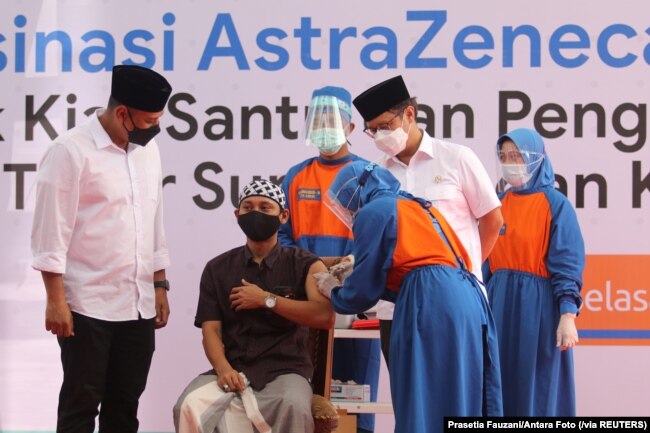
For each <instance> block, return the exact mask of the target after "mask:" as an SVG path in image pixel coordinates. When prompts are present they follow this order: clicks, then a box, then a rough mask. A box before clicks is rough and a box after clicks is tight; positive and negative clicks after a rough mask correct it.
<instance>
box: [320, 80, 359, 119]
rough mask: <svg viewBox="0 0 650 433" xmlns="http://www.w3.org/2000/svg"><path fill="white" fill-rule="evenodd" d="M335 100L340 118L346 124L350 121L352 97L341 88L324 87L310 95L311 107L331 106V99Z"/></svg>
mask: <svg viewBox="0 0 650 433" xmlns="http://www.w3.org/2000/svg"><path fill="white" fill-rule="evenodd" d="M332 97H333V98H336V99H337V101H336V102H337V106H338V108H339V111H340V113H341V116H343V117H345V118H346V119H347V120H348V122H349V121H350V119H352V96H351V95H350V92H348V91H347V90H346V89H344V88H343V87H335V86H325V87H322V88H320V89H316V90H314V91H313V93H312V94H311V106H312V107H314V106H315V105H318V104H327V105H331V101H332V99H331V98H332Z"/></svg>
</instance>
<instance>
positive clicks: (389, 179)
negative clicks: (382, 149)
mask: <svg viewBox="0 0 650 433" xmlns="http://www.w3.org/2000/svg"><path fill="white" fill-rule="evenodd" d="M399 189H400V183H399V181H398V180H397V179H396V178H395V176H393V174H392V173H391V172H390V171H388V170H386V169H385V168H382V167H379V166H378V165H377V164H369V163H367V162H364V161H354V162H351V163H349V164H347V165H346V166H345V167H343V168H342V169H341V170H339V172H338V174H337V175H336V178H334V181H333V182H332V184H331V185H330V188H329V191H328V194H329V195H330V197H336V198H337V199H338V201H339V203H340V204H341V205H342V206H343V207H345V208H346V209H347V210H348V211H350V212H356V211H358V210H359V208H361V207H363V206H364V205H365V204H367V203H370V202H371V201H372V200H375V199H377V198H378V197H381V196H384V195H392V196H397V195H398V192H399Z"/></svg>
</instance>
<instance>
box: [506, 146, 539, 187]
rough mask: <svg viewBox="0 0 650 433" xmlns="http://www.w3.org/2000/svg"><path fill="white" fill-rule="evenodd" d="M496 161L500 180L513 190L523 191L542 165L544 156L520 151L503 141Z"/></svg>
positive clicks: (528, 151)
mask: <svg viewBox="0 0 650 433" xmlns="http://www.w3.org/2000/svg"><path fill="white" fill-rule="evenodd" d="M497 159H498V161H499V166H500V168H501V177H502V179H503V180H504V181H505V182H507V183H508V184H509V185H511V186H512V187H514V188H517V189H523V188H525V187H526V186H527V184H528V182H529V181H530V179H531V178H532V177H533V175H534V174H535V172H536V171H537V170H538V169H539V167H540V166H541V165H542V161H544V154H543V153H540V152H533V151H530V150H520V149H519V148H518V147H517V145H515V143H513V142H512V141H510V140H505V141H504V142H503V143H502V145H501V147H500V148H499V150H498V151H497ZM500 184H502V182H500ZM503 188H504V189H505V185H503Z"/></svg>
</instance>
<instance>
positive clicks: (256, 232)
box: [237, 210, 280, 242]
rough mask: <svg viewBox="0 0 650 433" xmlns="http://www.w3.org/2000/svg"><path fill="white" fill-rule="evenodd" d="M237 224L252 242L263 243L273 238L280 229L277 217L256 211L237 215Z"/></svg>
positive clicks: (278, 217)
mask: <svg viewBox="0 0 650 433" xmlns="http://www.w3.org/2000/svg"><path fill="white" fill-rule="evenodd" d="M237 224H239V227H241V229H242V231H243V232H244V234H245V235H246V237H248V238H249V239H250V240H252V241H256V242H260V241H265V240H267V239H268V238H270V237H271V236H273V235H274V234H275V233H276V232H277V231H278V229H279V228H280V216H279V215H267V214H265V213H262V212H258V211H256V210H254V211H250V212H247V213H245V214H239V216H238V217H237Z"/></svg>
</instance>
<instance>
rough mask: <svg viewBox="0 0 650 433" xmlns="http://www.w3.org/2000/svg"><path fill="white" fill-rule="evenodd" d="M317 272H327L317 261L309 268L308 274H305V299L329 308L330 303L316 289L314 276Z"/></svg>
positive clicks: (321, 263)
mask: <svg viewBox="0 0 650 433" xmlns="http://www.w3.org/2000/svg"><path fill="white" fill-rule="evenodd" d="M318 272H327V268H326V267H325V264H324V263H323V262H322V261H320V260H317V261H315V262H314V263H312V265H311V266H310V267H309V272H308V273H307V279H306V281H305V291H306V292H307V299H308V300H310V301H316V302H320V303H323V304H326V305H328V307H329V306H330V305H329V304H330V301H329V299H327V298H326V297H325V296H323V295H322V294H321V293H320V292H319V291H318V288H317V287H316V278H315V277H314V274H316V273H318Z"/></svg>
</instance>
